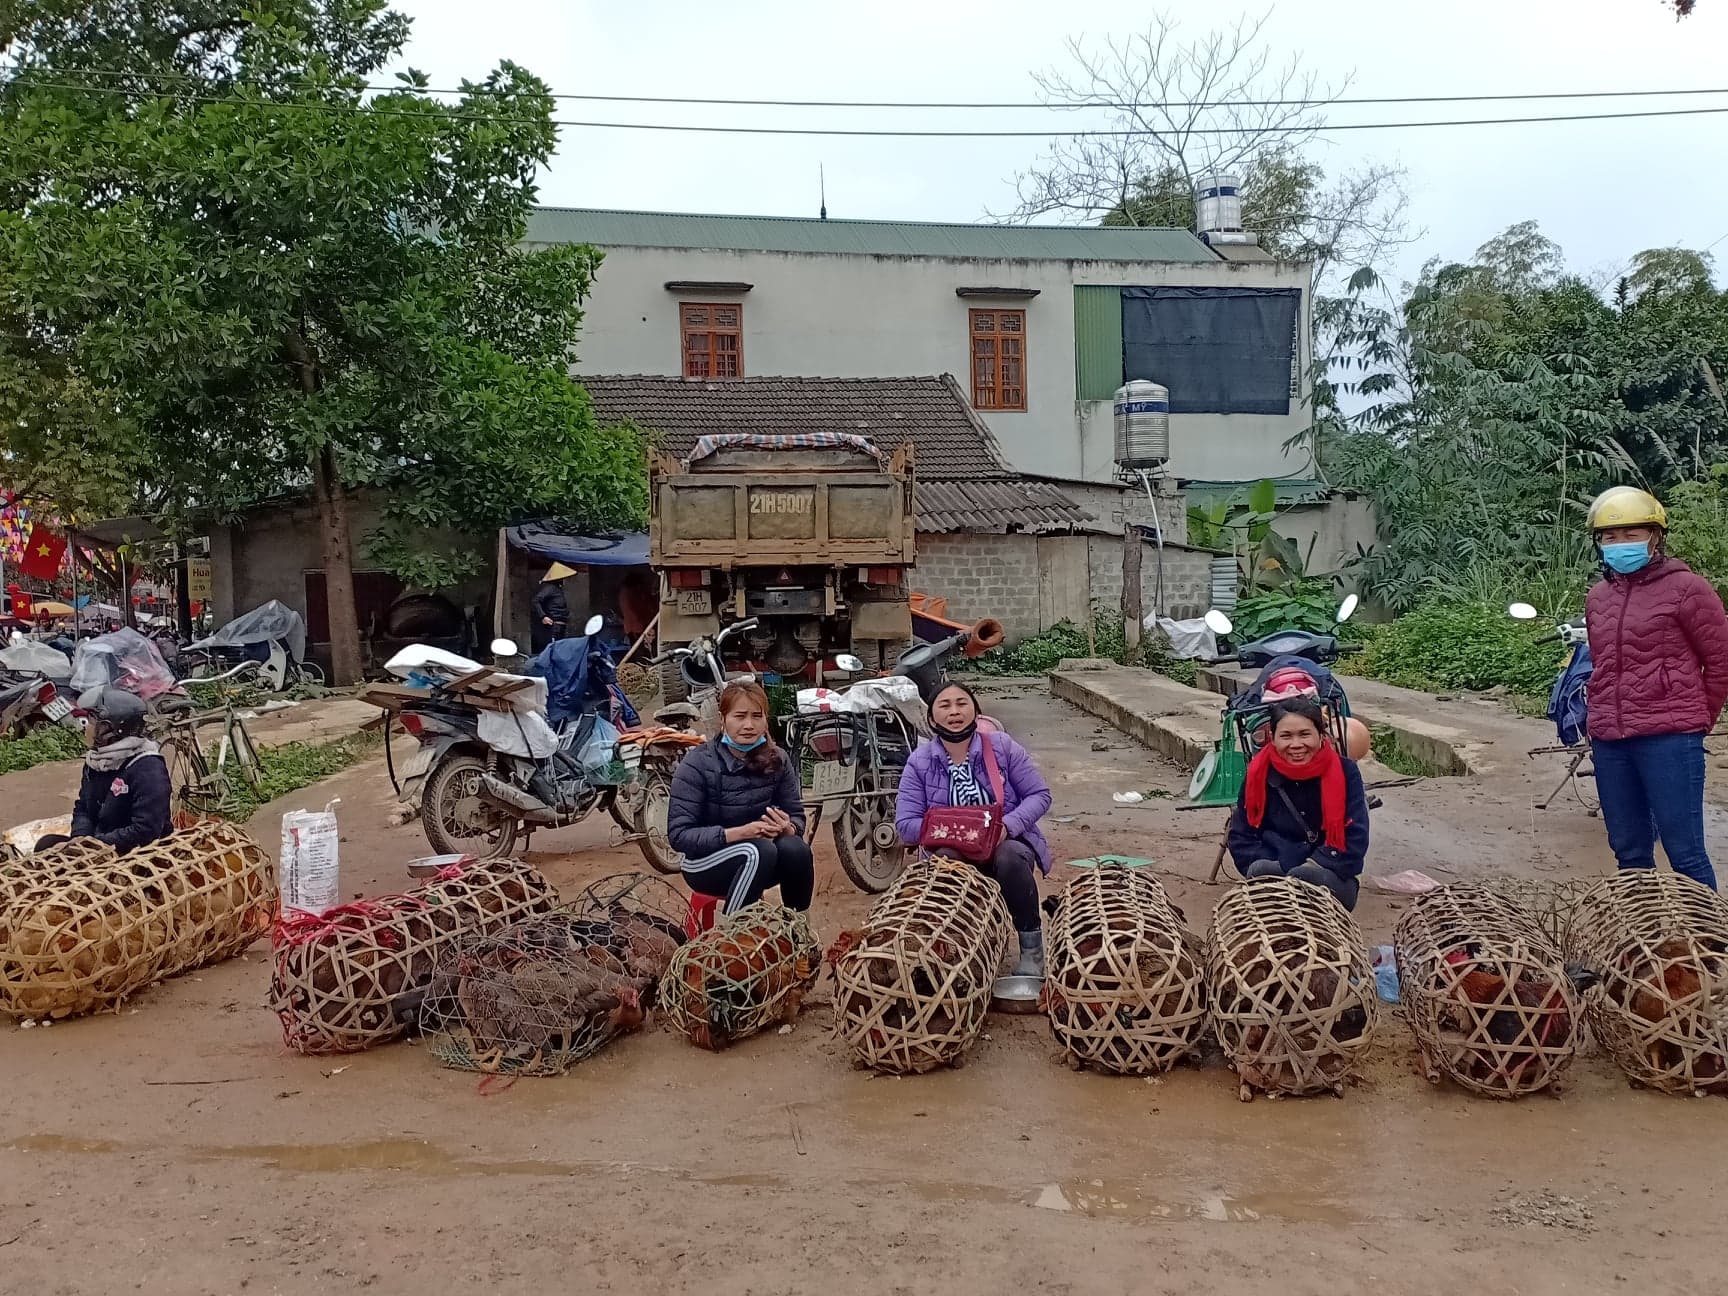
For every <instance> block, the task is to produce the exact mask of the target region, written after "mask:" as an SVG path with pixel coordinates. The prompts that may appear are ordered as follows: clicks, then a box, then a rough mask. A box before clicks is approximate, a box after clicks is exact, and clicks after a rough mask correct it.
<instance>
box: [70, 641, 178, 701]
mask: <svg viewBox="0 0 1728 1296" xmlns="http://www.w3.org/2000/svg"><path fill="white" fill-rule="evenodd" d="M174 686H175V679H174V672H173V671H171V670H169V669H168V663H166V662H165V661H163V660H162V654H161V653H159V652H157V651H156V645H155V644H153V643H151V642H150V641H149V640H148V639H146V638H145V637H144V636H143V635H141V634H139V633H138V632H137V631H136V630H116V631H114V632H113V633H112V634H105V635H97V636H96V637H95V638H94V639H85V640H83V641H82V642H81V643H79V645H78V651H77V652H75V653H74V654H73V656H72V691H73V692H74V693H82V692H83V691H84V690H85V689H93V688H118V689H125V690H126V691H127V692H128V693H136V694H137V695H138V696H139V697H141V698H153V697H156V696H157V695H159V694H162V693H167V692H168V691H169V690H171V689H172V688H174Z"/></svg>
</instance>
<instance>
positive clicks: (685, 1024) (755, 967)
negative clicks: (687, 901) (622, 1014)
mask: <svg viewBox="0 0 1728 1296" xmlns="http://www.w3.org/2000/svg"><path fill="white" fill-rule="evenodd" d="M820 956H821V951H820V950H819V949H818V947H817V945H816V938H815V936H814V935H812V934H811V931H810V920H809V918H808V917H807V916H806V915H805V914H802V913H799V912H797V911H796V910H793V909H786V908H783V907H782V906H780V905H776V904H769V903H768V902H766V901H757V903H755V904H753V905H750V906H748V907H746V908H743V909H740V910H739V911H738V912H737V913H733V914H728V915H726V916H725V917H724V918H722V919H721V920H720V921H719V922H718V923H716V924H715V925H714V926H713V927H711V928H710V929H709V930H707V931H705V932H703V933H702V934H701V935H700V936H697V937H696V938H695V939H694V940H691V941H687V942H685V944H683V945H682V946H680V947H679V949H678V952H677V953H676V954H674V955H673V957H672V964H671V966H670V967H669V968H667V970H666V975H665V976H664V977H663V978H662V979H661V982H660V1003H661V1006H662V1008H663V1009H664V1011H665V1013H666V1016H667V1018H668V1019H669V1020H670V1021H671V1023H672V1024H673V1025H674V1026H675V1027H677V1029H678V1030H679V1031H680V1032H682V1033H683V1035H684V1036H685V1038H686V1039H688V1040H689V1041H690V1042H691V1043H692V1044H695V1045H697V1046H698V1047H700V1048H705V1049H722V1048H725V1047H726V1046H727V1045H728V1044H731V1043H733V1042H734V1041H737V1040H741V1039H744V1038H746V1037H747V1036H750V1035H754V1034H756V1032H757V1031H760V1030H762V1029H763V1028H764V1027H767V1026H770V1025H773V1024H774V1023H775V1022H791V1021H792V1019H793V1018H795V1017H796V1016H797V1015H798V1009H799V1008H800V1007H801V1006H802V1005H803V1003H804V995H805V993H806V992H807V991H808V990H809V988H810V986H811V985H812V984H813V983H814V982H815V980H816V974H817V972H818V970H819V967H820V964H819V960H820Z"/></svg>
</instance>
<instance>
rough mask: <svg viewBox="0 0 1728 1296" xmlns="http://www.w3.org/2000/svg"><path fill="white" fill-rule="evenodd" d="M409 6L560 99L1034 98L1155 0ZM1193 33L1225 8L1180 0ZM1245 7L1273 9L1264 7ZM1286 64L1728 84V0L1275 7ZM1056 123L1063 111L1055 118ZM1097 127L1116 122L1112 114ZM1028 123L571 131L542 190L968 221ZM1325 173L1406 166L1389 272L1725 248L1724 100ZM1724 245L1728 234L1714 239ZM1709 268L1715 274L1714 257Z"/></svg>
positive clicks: (470, 71) (1405, 149) (1330, 74)
mask: <svg viewBox="0 0 1728 1296" xmlns="http://www.w3.org/2000/svg"><path fill="white" fill-rule="evenodd" d="M396 4H397V7H398V8H400V9H402V10H403V11H405V12H407V13H409V14H410V15H412V16H413V18H414V29H413V35H412V38H411V42H410V45H409V50H408V61H409V62H410V63H412V64H413V65H414V66H416V67H419V68H421V69H423V70H425V71H426V72H427V73H429V74H430V76H431V78H432V83H433V85H435V86H448V85H453V84H455V82H456V80H457V79H458V78H459V77H462V76H464V75H467V76H479V75H481V74H483V73H484V72H485V71H486V70H488V69H489V68H491V67H492V66H493V65H494V64H496V63H497V62H498V60H500V59H506V58H508V59H513V60H515V61H517V62H519V63H522V64H524V65H525V66H527V67H528V68H530V69H531V70H532V71H534V72H536V73H537V74H539V75H540V76H542V77H544V78H546V79H547V80H548V81H549V82H550V83H551V84H552V87H553V89H554V90H555V91H558V92H563V93H588V94H631V95H672V96H676V95H683V96H715V97H734V98H784V99H869V100H907V99H912V100H941V101H947V100H956V99H959V100H1013V101H1029V100H1034V99H1036V98H1037V95H1036V94H1035V87H1034V85H1033V83H1032V80H1031V75H1030V74H1031V73H1032V72H1033V71H1036V70H1042V69H1049V68H1053V67H1055V68H1061V67H1066V66H1068V56H1067V53H1066V51H1065V48H1064V43H1065V41H1066V40H1067V38H1068V37H1070V36H1079V35H1083V34H1084V35H1091V36H1103V35H1110V34H1126V33H1129V32H1133V31H1136V30H1140V29H1143V27H1144V25H1145V22H1146V16H1147V14H1148V12H1149V10H1148V7H1147V6H1146V5H1145V4H1144V3H1129V2H1123V3H1090V4H1088V3H1067V4H1064V3H1053V2H1052V0H1031V2H1022V0H995V2H994V3H978V2H977V0H968V2H967V3H960V2H959V0H923V2H922V3H915V4H913V3H892V2H887V0H877V3H873V4H868V5H825V4H812V3H810V0H801V2H799V3H779V2H775V3H766V2H762V0H745V2H743V3H740V2H738V0H734V3H731V4H724V5H721V4H714V3H712V2H711V0H708V2H706V3H690V2H688V0H656V2H654V3H644V2H639V3H634V4H626V3H619V2H618V0H607V2H606V3H592V2H589V0H487V2H486V3H484V4H475V3H474V0H396ZM1166 12H1168V13H1169V14H1170V15H1171V16H1172V17H1175V18H1177V19H1178V20H1179V21H1180V22H1181V24H1182V28H1181V30H1182V32H1183V34H1184V35H1193V36H1198V35H1201V34H1203V33H1204V32H1205V31H1206V30H1207V29H1208V28H1209V27H1212V26H1215V25H1219V24H1221V23H1227V22H1229V21H1231V20H1233V19H1234V18H1235V16H1236V12H1237V11H1234V10H1231V9H1229V8H1228V7H1226V6H1223V5H1219V4H1216V3H1201V2H1199V0H1171V3H1170V4H1169V5H1168V6H1167V8H1166ZM1251 12H1254V13H1260V12H1264V10H1261V9H1254V10H1252V11H1251ZM1266 37H1267V41H1268V44H1269V45H1270V46H1271V47H1272V48H1274V49H1275V50H1277V51H1278V52H1279V53H1280V54H1281V55H1283V54H1288V53H1300V54H1301V55H1302V56H1303V58H1304V60H1305V64H1306V65H1307V66H1309V67H1312V68H1313V69H1314V70H1316V71H1317V72H1319V73H1320V74H1321V75H1322V76H1323V77H1324V78H1328V79H1337V78H1341V77H1344V76H1352V77H1353V78H1354V82H1353V85H1352V88H1351V90H1350V91H1349V93H1351V94H1352V95H1368V96H1372V95H1417V94H1435V95H1449V94H1490V93H1517V92H1530V91H1543V90H1547V91H1561V90H1566V91H1577V90H1610V89H1618V90H1647V89H1678V88H1707V87H1717V86H1728V0H1699V3H1698V8H1697V12H1696V13H1695V14H1694V15H1693V16H1692V17H1690V18H1687V19H1685V20H1684V21H1680V22H1677V21H1676V20H1675V18H1674V14H1673V11H1672V9H1671V7H1669V6H1668V5H1667V4H1665V3H1662V2H1661V0H1495V2H1493V3H1488V2H1485V0H1449V3H1446V4H1419V5H1410V4H1403V3H1399V0H1372V2H1370V0H1327V2H1324V3H1323V2H1322V0H1284V2H1283V3H1282V4H1280V5H1278V6H1277V7H1276V8H1275V9H1274V10H1273V11H1272V15H1271V19H1270V21H1269V22H1268V24H1267V27H1266ZM1706 105H1714V106H1720V107H1723V108H1728V95H1721V96H1714V97H1691V98H1682V99H1675V100H1659V101H1625V100H1621V101H1586V102H1573V101H1559V102H1557V103H1552V104H1534V105H1518V104H1472V105H1408V106H1372V107H1368V106H1364V107H1357V108H1344V107H1340V108H1335V109H1333V110H1332V111H1333V114H1334V120H1336V121H1343V120H1347V119H1354V120H1369V119H1372V120H1394V119H1397V120H1408V119H1410V118H1413V117H1425V116H1432V117H1436V118H1446V117H1484V116H1488V117H1503V116H1513V115H1517V114H1519V113H1530V114H1537V113H1546V112H1581V111H1591V110H1601V111H1626V110H1633V109H1639V108H1646V107H1663V106H1670V107H1700V106H1706ZM558 115H559V116H560V117H561V118H566V119H573V120H597V119H599V120H638V121H663V122H701V123H709V124H712V123H726V124H775V125H803V124H831V125H843V126H860V127H865V126H867V127H878V126H903V127H908V128H915V129H932V128H937V129H939V128H948V127H959V128H974V129H982V128H986V127H996V128H999V129H1013V128H1041V127H1046V126H1049V125H1052V124H1066V123H1068V122H1069V121H1071V120H1072V119H1071V118H1069V117H1065V116H1064V117H1055V115H1053V114H1048V113H1042V112H1038V111H1027V112H1000V113H985V112H978V111H970V112H965V111H962V112H939V111H933V110H923V109H918V110H893V109H858V110H851V111H845V112H840V111H827V112H821V113H818V112H815V111H812V110H779V111H777V112H776V111H770V110H766V109H744V108H714V107H691V106H663V105H633V104H592V103H577V102H564V103H561V104H560V106H559V112H558ZM1053 117H1055V121H1054V122H1053V121H1052V118H1053ZM1098 124H1100V125H1102V124H1104V123H1102V122H1100V123H1098ZM1040 147H1041V145H1040V142H1039V141H1037V140H1029V139H994V140H991V139H983V140H979V139H971V140H961V139H946V140H908V139H836V138H811V137H799V136H786V137H765V136H729V135H691V134H674V133H659V132H654V133H649V132H639V131H617V130H586V129H579V128H575V127H565V128H564V129H563V131H562V134H561V141H560V148H559V153H558V156H557V158H556V159H555V160H554V162H553V164H552V166H551V168H550V169H549V170H548V171H547V172H546V173H545V174H544V175H543V176H542V179H541V200H542V201H543V202H546V203H549V204H558V205H566V206H593V207H629V208H644V209H649V210H661V211H697V212H736V213H748V214H764V215H792V216H799V215H802V216H814V215H815V214H816V210H817V166H818V164H819V163H820V164H823V165H824V166H825V167H826V171H827V187H828V210H829V214H830V216H836V217H838V216H846V217H861V218H884V219H905V220H941V221H974V220H982V219H986V218H987V215H988V213H989V212H990V211H992V210H998V211H999V210H1003V209H1005V208H1007V207H1008V206H1010V205H1011V204H1012V201H1013V187H1012V177H1013V175H1014V173H1015V172H1016V171H1017V170H1019V169H1021V168H1023V167H1025V166H1026V165H1028V164H1029V163H1031V162H1032V161H1033V160H1034V159H1035V158H1036V157H1037V154H1038V151H1039V149H1040ZM1317 156H1318V159H1319V160H1320V161H1321V162H1322V164H1323V165H1325V166H1326V167H1327V168H1328V169H1329V170H1331V169H1340V168H1344V167H1347V166H1349V165H1350V164H1352V163H1353V162H1356V161H1359V160H1361V159H1363V158H1374V159H1379V160H1385V161H1392V162H1396V163H1399V164H1401V165H1402V166H1404V167H1405V168H1406V169H1407V170H1408V173H1409V188H1410V192H1411V197H1412V205H1411V217H1412V223H1413V225H1414V226H1415V227H1416V228H1418V229H1419V230H1421V231H1422V237H1421V238H1420V240H1419V241H1418V242H1417V243H1416V244H1415V245H1414V246H1413V247H1412V248H1410V249H1408V250H1407V251H1406V252H1404V253H1403V254H1401V255H1400V257H1399V259H1398V264H1396V265H1395V266H1392V267H1390V269H1391V270H1392V272H1393V275H1394V276H1396V277H1399V278H1408V277H1409V276H1410V275H1412V274H1413V273H1414V271H1415V269H1416V268H1417V267H1418V266H1419V265H1420V264H1421V262H1422V261H1424V260H1426V259H1427V258H1428V257H1430V256H1441V257H1446V258H1460V257H1464V256H1467V255H1468V254H1469V253H1470V252H1471V251H1472V250H1473V249H1474V248H1475V247H1476V246H1477V245H1478V244H1480V243H1481V242H1482V241H1483V240H1484V239H1486V238H1488V237H1489V236H1491V235H1492V234H1494V233H1495V232H1497V231H1498V230H1500V229H1502V228H1504V227H1505V226H1507V225H1509V224H1511V223H1512V222H1514V221H1519V220H1525V219H1534V220H1536V221H1538V222H1539V223H1540V224H1541V226H1542V229H1543V230H1544V232H1546V233H1547V234H1548V235H1549V236H1550V237H1552V238H1553V239H1555V240H1556V241H1557V242H1558V243H1559V244H1560V245H1561V246H1562V248H1564V250H1565V252H1566V255H1567V260H1568V264H1569V265H1570V266H1571V267H1572V268H1574V269H1576V270H1579V271H1581V272H1584V273H1594V274H1600V275H1607V274H1611V273H1612V272H1613V271H1615V270H1616V269H1617V268H1619V267H1621V266H1623V265H1624V263H1625V261H1626V260H1627V258H1628V257H1630V256H1631V254H1632V253H1634V252H1636V251H1638V250H1640V249H1642V248H1646V247H1654V246H1670V245H1676V244H1678V245H1681V246H1688V247H1694V248H1702V247H1704V246H1706V245H1709V244H1712V243H1715V249H1714V250H1715V254H1716V257H1717V260H1718V262H1719V263H1728V112H1725V113H1723V114H1722V115H1720V116H1716V115H1711V116H1694V117H1676V118H1651V119H1645V120H1631V121H1617V122H1616V121H1608V122H1571V123H1554V124H1543V125H1524V126H1475V127H1458V128H1450V129H1428V130H1384V131H1362V132H1350V133H1343V134H1339V135H1337V136H1335V137H1334V140H1333V141H1331V142H1328V143H1326V144H1324V145H1321V146H1320V147H1319V149H1318V154H1317ZM1718 240H1720V241H1718ZM1717 277H1718V280H1719V281H1721V280H1722V279H1723V275H1722V273H1721V271H1720V269H1719V270H1718V276H1717Z"/></svg>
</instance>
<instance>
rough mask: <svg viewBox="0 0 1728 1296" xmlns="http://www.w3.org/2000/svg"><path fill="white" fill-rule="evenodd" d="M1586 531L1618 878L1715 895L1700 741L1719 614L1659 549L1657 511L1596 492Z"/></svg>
mask: <svg viewBox="0 0 1728 1296" xmlns="http://www.w3.org/2000/svg"><path fill="white" fill-rule="evenodd" d="M1589 525H1590V532H1591V535H1592V536H1593V537H1594V539H1595V541H1596V547H1597V550H1598V552H1599V553H1600V554H1601V556H1602V570H1603V574H1604V579H1603V580H1602V581H1601V582H1600V583H1599V584H1597V585H1596V586H1595V587H1594V588H1593V589H1592V590H1591V591H1590V597H1589V599H1588V600H1586V602H1585V607H1584V620H1585V625H1586V627H1587V629H1588V632H1589V635H1590V657H1591V660H1592V661H1593V662H1594V664H1595V669H1594V670H1593V672H1592V673H1591V676H1590V694H1589V696H1590V711H1589V715H1590V749H1591V759H1592V761H1593V763H1594V764H1595V766H1596V791H1597V794H1598V795H1599V796H1600V797H1601V799H1602V822H1603V824H1604V826H1605V827H1606V828H1607V829H1608V845H1609V846H1610V847H1611V848H1612V849H1613V851H1614V858H1615V859H1616V860H1618V861H1619V863H1620V867H1621V868H1623V869H1631V868H1655V867H1656V839H1657V838H1658V837H1660V838H1661V840H1662V849H1663V850H1664V851H1665V852H1666V853H1667V855H1668V862H1669V863H1670V864H1672V865H1673V866H1674V871H1675V872H1677V873H1684V874H1685V875H1686V876H1687V877H1689V878H1692V879H1694V880H1695V881H1698V882H1702V883H1703V884H1704V885H1705V886H1707V887H1711V888H1714V887H1715V885H1716V873H1715V870H1714V869H1712V868H1711V867H1710V856H1709V854H1708V853H1707V852H1706V851H1705V849H1704V735H1705V734H1707V733H1708V732H1710V730H1711V728H1713V727H1714V726H1715V724H1716V717H1717V716H1718V715H1720V714H1721V712H1722V705H1723V703H1724V702H1728V615H1724V613H1723V611H1722V600H1721V599H1720V598H1719V597H1717V594H1716V591H1715V590H1714V589H1713V588H1712V587H1711V585H1710V582H1709V581H1707V580H1705V579H1704V578H1703V577H1702V576H1699V575H1697V574H1696V573H1695V572H1693V570H1692V569H1691V568H1690V567H1688V566H1687V565H1686V564H1685V563H1683V562H1681V561H1679V560H1678V559H1676V558H1670V557H1668V555H1667V554H1666V553H1665V552H1664V551H1663V545H1664V543H1665V541H1666V539H1667V535H1668V513H1667V510H1665V509H1664V508H1663V507H1662V505H1661V504H1659V503H1658V502H1657V501H1656V497H1655V496H1653V495H1651V494H1649V493H1648V492H1646V491H1641V490H1635V489H1634V488H1632V487H1630V486H1616V487H1614V488H1613V489H1611V490H1606V491H1603V492H1602V494H1600V495H1598V496H1597V497H1596V500H1595V502H1594V503H1592V504H1591V505H1590V515H1589Z"/></svg>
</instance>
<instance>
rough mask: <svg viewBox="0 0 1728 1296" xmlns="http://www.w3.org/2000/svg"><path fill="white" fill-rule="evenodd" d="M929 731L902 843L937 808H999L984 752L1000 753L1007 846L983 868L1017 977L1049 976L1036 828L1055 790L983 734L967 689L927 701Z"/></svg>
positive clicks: (1046, 854)
mask: <svg viewBox="0 0 1728 1296" xmlns="http://www.w3.org/2000/svg"><path fill="white" fill-rule="evenodd" d="M930 727H931V728H932V729H933V730H934V731H935V734H936V736H935V737H934V738H932V739H931V740H930V741H929V742H926V743H924V744H923V745H922V746H920V747H919V748H918V750H917V751H915V752H913V753H912V756H911V758H910V759H909V760H907V762H906V769H905V772H904V773H902V774H901V776H900V799H899V801H898V802H897V804H896V805H895V808H894V827H895V829H896V831H898V832H899V834H900V840H901V841H903V842H905V843H906V844H907V845H908V846H916V845H917V844H918V842H919V840H920V838H921V837H922V836H923V833H924V812H925V811H926V810H929V809H930V808H931V807H933V806H978V805H988V804H991V803H992V802H994V801H995V800H996V796H995V792H994V790H993V789H992V788H991V786H990V774H989V770H988V768H987V767H986V765H985V762H984V744H985V743H989V744H990V746H991V749H992V750H993V751H994V752H995V753H996V764H997V766H998V767H999V768H1000V769H1001V772H1002V823H1003V826H1004V827H1005V828H1006V829H1007V835H1006V836H1005V837H1003V839H1002V844H1001V845H1000V846H998V847H997V848H996V853H995V854H994V855H992V856H991V857H990V858H989V859H988V860H986V861H985V862H984V863H982V864H980V865H979V866H978V868H979V869H980V870H981V871H982V872H984V873H986V874H988V875H989V876H990V877H992V878H994V879H996V885H997V886H999V887H1001V888H1002V898H1003V900H1005V901H1006V902H1007V904H1008V913H1009V916H1010V917H1012V918H1013V919H1014V930H1015V931H1016V932H1018V933H1019V936H1020V959H1019V961H1018V962H1017V963H1016V964H1015V965H1014V975H1015V976H1043V975H1044V921H1043V917H1042V916H1041V915H1040V913H1039V912H1038V879H1037V876H1036V874H1034V873H1033V869H1034V868H1036V869H1037V870H1038V871H1039V872H1040V873H1043V874H1045V875H1046V876H1048V875H1049V872H1050V846H1049V844H1048V843H1047V842H1046V841H1045V840H1044V834H1043V833H1042V832H1040V831H1039V830H1038V821H1039V820H1040V819H1042V818H1043V817H1044V814H1045V812H1046V811H1048V810H1049V809H1050V786H1049V784H1047V783H1045V782H1044V776H1043V775H1042V774H1040V773H1039V772H1038V767H1037V766H1036V765H1034V764H1033V763H1032V757H1031V756H1029V755H1028V754H1027V752H1026V749H1025V748H1024V747H1022V746H1021V745H1020V744H1019V743H1017V742H1015V741H1014V740H1013V739H1012V738H1010V737H1009V736H1008V735H1007V734H1005V733H1002V732H1000V731H997V732H994V733H989V734H984V733H980V732H979V731H978V700H977V699H976V698H974V697H973V696H972V691H971V690H970V689H968V688H967V687H966V686H965V685H964V684H954V683H948V684H944V685H943V686H942V688H941V690H940V691H939V692H938V693H937V694H936V696H935V697H933V698H931V699H930Z"/></svg>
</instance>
